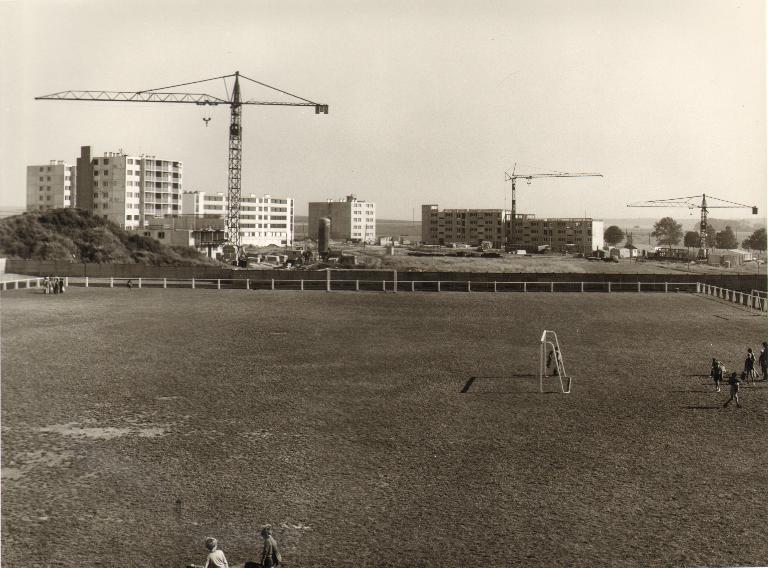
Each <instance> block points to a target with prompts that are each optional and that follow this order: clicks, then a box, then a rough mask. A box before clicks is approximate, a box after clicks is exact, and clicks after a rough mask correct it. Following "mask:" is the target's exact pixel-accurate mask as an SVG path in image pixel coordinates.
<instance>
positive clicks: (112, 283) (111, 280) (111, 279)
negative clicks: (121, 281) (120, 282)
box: [109, 276, 115, 288]
mask: <svg viewBox="0 0 768 568" xmlns="http://www.w3.org/2000/svg"><path fill="white" fill-rule="evenodd" d="M109 287H110V288H114V287H115V279H114V278H113V277H112V276H110V277H109Z"/></svg>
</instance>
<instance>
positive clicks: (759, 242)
mask: <svg viewBox="0 0 768 568" xmlns="http://www.w3.org/2000/svg"><path fill="white" fill-rule="evenodd" d="M766 245H768V242H767V239H766V235H765V229H758V230H757V231H755V232H754V233H752V234H751V235H749V237H747V238H746V239H744V242H743V243H741V246H743V247H744V248H745V249H750V250H765V249H766V248H767V247H766Z"/></svg>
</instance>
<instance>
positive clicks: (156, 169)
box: [77, 146, 183, 229]
mask: <svg viewBox="0 0 768 568" xmlns="http://www.w3.org/2000/svg"><path fill="white" fill-rule="evenodd" d="M77 163H78V171H79V172H80V175H79V176H78V178H77V207H79V208H81V209H86V210H89V211H91V212H92V213H93V214H94V215H99V216H101V217H104V218H105V219H109V220H110V221H113V222H115V223H117V224H118V225H120V226H121V227H123V228H126V229H136V228H140V227H146V226H148V225H150V224H153V223H154V221H155V220H156V219H159V218H163V217H169V216H170V217H173V216H178V215H179V214H181V193H182V187H183V176H182V171H183V170H182V163H181V161H179V160H164V159H159V158H157V157H156V156H149V155H141V156H129V155H127V154H124V153H122V152H105V153H104V155H103V156H100V157H96V158H92V157H91V149H90V147H89V146H83V147H82V148H81V153H80V157H79V158H78V160H77Z"/></svg>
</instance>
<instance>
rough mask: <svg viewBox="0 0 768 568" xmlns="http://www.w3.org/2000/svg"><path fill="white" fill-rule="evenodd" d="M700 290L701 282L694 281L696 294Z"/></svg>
mask: <svg viewBox="0 0 768 568" xmlns="http://www.w3.org/2000/svg"><path fill="white" fill-rule="evenodd" d="M700 292H701V282H696V293H697V294H698V293H700Z"/></svg>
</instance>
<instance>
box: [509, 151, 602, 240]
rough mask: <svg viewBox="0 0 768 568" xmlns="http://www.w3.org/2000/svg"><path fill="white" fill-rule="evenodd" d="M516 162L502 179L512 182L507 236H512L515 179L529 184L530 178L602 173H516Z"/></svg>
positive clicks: (592, 175)
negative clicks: (510, 171)
mask: <svg viewBox="0 0 768 568" xmlns="http://www.w3.org/2000/svg"><path fill="white" fill-rule="evenodd" d="M515 170H517V164H515V165H514V167H513V168H512V173H509V172H504V181H508V182H511V183H512V202H511V207H510V222H509V236H510V237H511V238H514V234H515V233H514V224H515V215H516V214H517V201H516V199H515V191H516V189H517V187H516V186H517V180H519V179H524V180H526V181H527V182H528V184H529V185H530V183H531V180H532V179H534V178H564V177H603V174H594V173H587V172H552V173H546V174H518V173H515Z"/></svg>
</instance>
